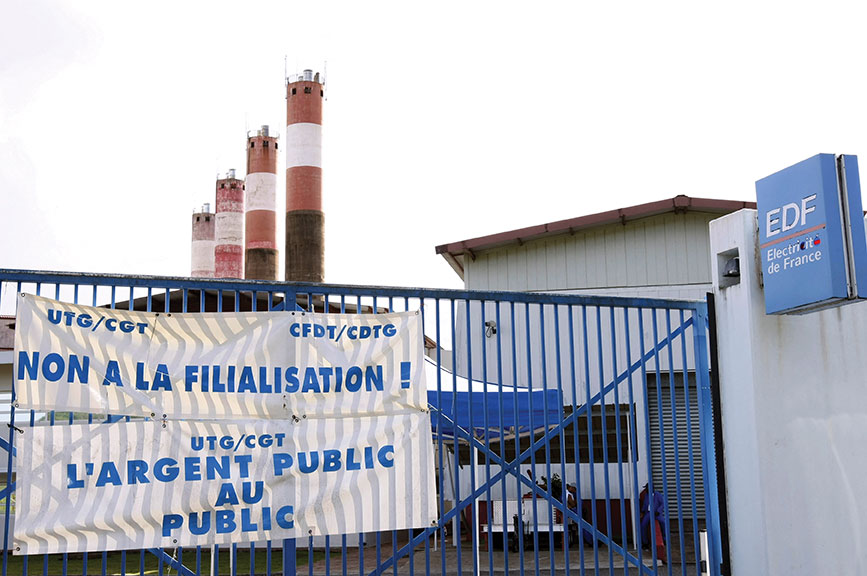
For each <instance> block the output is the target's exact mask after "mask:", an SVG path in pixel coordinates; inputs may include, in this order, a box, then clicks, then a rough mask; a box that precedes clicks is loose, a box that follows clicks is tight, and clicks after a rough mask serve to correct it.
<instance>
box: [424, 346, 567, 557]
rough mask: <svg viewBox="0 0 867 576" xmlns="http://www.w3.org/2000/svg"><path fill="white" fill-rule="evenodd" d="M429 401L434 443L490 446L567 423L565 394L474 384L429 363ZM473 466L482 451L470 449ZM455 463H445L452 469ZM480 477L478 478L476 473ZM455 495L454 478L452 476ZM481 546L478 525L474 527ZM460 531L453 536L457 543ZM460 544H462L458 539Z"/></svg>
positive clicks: (426, 365)
mask: <svg viewBox="0 0 867 576" xmlns="http://www.w3.org/2000/svg"><path fill="white" fill-rule="evenodd" d="M425 378H426V380H427V389H428V392H427V397H428V404H429V406H430V409H431V415H430V416H431V428H432V430H433V435H434V438H435V439H437V438H441V439H442V440H443V441H445V442H449V443H451V444H453V445H456V444H458V443H469V438H468V436H470V435H472V437H473V438H477V439H479V440H483V439H485V438H487V439H488V440H489V441H499V440H500V438H501V436H500V435H501V434H502V438H504V439H511V438H515V437H516V436H522V435H534V434H535V433H536V432H537V431H541V430H545V429H547V428H550V427H553V426H556V425H558V424H559V423H560V422H561V421H562V418H563V399H562V396H561V394H560V392H559V391H558V390H556V389H554V390H544V389H530V388H521V387H516V386H508V385H504V386H500V385H498V384H490V383H488V384H485V383H483V382H479V381H476V380H473V381H472V382H471V381H470V380H468V379H466V378H463V377H461V376H458V375H457V374H455V373H453V372H450V371H449V370H446V369H445V368H442V367H438V366H437V365H436V364H435V363H434V362H433V361H432V360H430V359H429V358H425ZM471 453H472V458H473V467H477V466H478V450H471ZM451 460H452V459H451V458H448V459H446V460H445V462H446V463H448V464H449V465H451ZM477 475H478V474H477ZM449 479H450V480H451V482H452V486H451V488H452V494H454V485H453V483H454V481H455V478H454V477H453V475H452V474H449ZM478 505H479V504H478V500H477V499H473V502H472V510H473V517H477V515H478ZM454 521H455V522H457V518H455V520H454ZM472 530H473V533H474V534H475V538H476V542H478V541H479V540H478V523H477V522H472ZM457 533H458V532H457V529H455V531H454V535H455V539H456V538H457ZM455 544H457V540H455Z"/></svg>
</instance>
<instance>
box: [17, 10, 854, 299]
mask: <svg viewBox="0 0 867 576" xmlns="http://www.w3.org/2000/svg"><path fill="white" fill-rule="evenodd" d="M697 4H698V3H693V2H682V3H681V2H678V3H658V2H654V3H603V2H594V3H584V4H581V5H578V4H574V3H565V2H564V3H547V2H542V3H536V2H534V3H520V4H517V3H508V2H490V3H485V2H459V3H451V2H436V3H426V4H421V3H407V2H400V3H379V2H377V3H373V2H346V3H341V2H327V3H325V2H315V1H313V0H308V1H307V2H305V3H301V2H274V3H268V2H255V3H253V2H251V3H240V2H233V3H219V2H201V3H194V2H161V1H156V2H148V3H139V4H137V5H136V7H133V6H134V5H133V4H131V3H128V2H108V1H107V2H91V1H81V2H63V1H48V0H4V2H3V4H2V7H0V214H2V225H0V267H7V268H28V269H42V270H75V271H99V272H119V273H140V274H160V275H188V274H189V272H190V214H191V213H192V211H193V209H194V208H196V207H199V206H201V204H203V203H205V202H211V203H213V198H214V179H215V176H216V174H217V173H218V172H220V173H224V172H225V171H226V170H227V169H229V168H236V169H238V173H239V174H241V175H242V174H243V173H244V171H245V156H244V145H245V129H246V128H250V129H254V128H255V127H257V126H259V125H260V124H266V123H267V124H270V125H271V126H273V127H280V128H279V129H280V133H281V134H283V132H284V129H285V122H286V118H285V100H284V93H283V71H284V56H285V57H286V58H287V60H288V67H289V72H290V73H292V72H295V71H300V70H301V69H303V68H313V69H315V70H321V69H322V65H323V62H326V61H327V73H328V75H327V82H328V85H327V96H328V100H327V102H326V103H325V111H324V122H323V124H324V129H323V139H324V144H323V145H324V151H323V170H324V186H323V194H324V208H325V212H326V238H327V247H326V280H327V281H328V282H332V283H351V284H379V285H401V286H433V287H459V286H461V283H460V281H459V279H458V277H457V276H456V275H455V274H454V272H452V270H451V268H449V267H448V265H447V264H446V263H445V261H443V260H442V258H440V257H438V256H436V255H435V253H434V246H436V245H439V244H444V243H447V242H451V241H456V240H462V239H465V238H470V237H475V236H480V235H484V234H490V233H494V232H499V231H503V230H510V229H513V228H518V227H523V226H529V225H533V224H539V223H542V222H548V221H552V220H559V219H563V218H569V217H574V216H579V215H582V214H588V213H593V212H597V211H600V210H606V209H610V208H616V207H620V206H627V205H632V204H637V203H642V202H648V201H652V200H657V199H661V198H668V197H671V196H674V195H676V194H688V195H691V196H702V197H711V198H728V199H737V200H754V199H755V188H754V182H755V180H757V179H759V178H762V177H764V176H766V175H768V174H770V173H772V172H775V171H776V170H778V169H781V168H783V167H785V166H788V165H790V164H793V163H795V162H797V161H800V160H802V159H804V158H807V157H809V156H812V155H813V154H816V153H819V152H832V153H834V152H835V153H849V154H858V155H862V156H863V155H867V90H865V87H867V82H865V79H867V34H865V33H864V29H865V25H867V21H865V8H862V7H861V6H860V5H859V4H856V3H852V4H849V5H832V4H830V3H827V2H821V3H820V2H812V3H809V4H805V5H796V4H793V3H780V4H776V5H771V4H761V5H758V3H755V2H750V3H747V4H744V5H736V4H728V3H727V4H725V5H723V6H724V7H722V8H720V9H713V8H710V7H703V6H698V5H697ZM283 170H284V168H283V166H282V162H281V166H280V168H279V174H281V176H280V177H279V178H278V182H279V183H280V184H279V188H278V222H279V223H280V235H281V238H282V223H283V214H284V210H285V190H284V182H283V177H282V174H283ZM281 242H282V239H278V244H279V243H281ZM281 260H282V254H281ZM281 274H282V272H281Z"/></svg>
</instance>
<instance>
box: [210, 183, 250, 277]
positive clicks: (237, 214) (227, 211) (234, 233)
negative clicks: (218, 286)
mask: <svg viewBox="0 0 867 576" xmlns="http://www.w3.org/2000/svg"><path fill="white" fill-rule="evenodd" d="M214 237H215V241H216V246H215V247H214V277H216V278H243V277H244V182H243V180H239V179H238V178H235V171H234V170H229V172H228V174H226V177H225V178H220V179H218V180H217V222H216V226H215V227H214Z"/></svg>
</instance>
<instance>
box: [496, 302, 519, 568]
mask: <svg viewBox="0 0 867 576" xmlns="http://www.w3.org/2000/svg"><path fill="white" fill-rule="evenodd" d="M501 304H502V302H500V301H498V300H497V301H494V316H495V318H496V319H495V322H496V323H497V328H498V329H497V333H496V334H495V336H496V337H497V385H498V390H497V405H498V406H497V409H498V411H499V416H500V424H501V426H500V430H499V433H500V456H501V458H502V460H503V462H508V461H509V460H508V458H507V457H506V434H505V432H506V431H505V430H504V427H503V426H502V423H503V422H504V421H505V419H504V414H505V410H504V406H503V339H502V334H503V324H502V322H501V320H500V305H501ZM501 468H502V466H501ZM506 491H507V485H506V476H505V475H503V477H502V478H501V480H500V494H501V497H502V502H503V573H504V574H509V551H510V548H511V546H510V545H509V522H512V519H511V518H509V516H508V514H509V505H508V500H507V498H506V496H507V494H506ZM512 525H513V526H514V522H512ZM515 538H516V539H517V538H518V534H517V532H516V533H515ZM492 571H493V570H492Z"/></svg>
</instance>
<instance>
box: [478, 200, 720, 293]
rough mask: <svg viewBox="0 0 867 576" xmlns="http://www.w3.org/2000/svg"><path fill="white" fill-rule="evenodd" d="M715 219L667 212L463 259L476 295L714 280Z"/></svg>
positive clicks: (681, 283)
mask: <svg viewBox="0 0 867 576" xmlns="http://www.w3.org/2000/svg"><path fill="white" fill-rule="evenodd" d="M714 217H716V215H714V214H707V213H701V212H686V213H683V214H674V213H670V214H661V215H658V216H651V217H648V218H643V219H640V220H634V221H630V222H627V223H626V224H609V225H607V226H601V227H599V228H593V229H590V230H585V231H580V232H576V233H575V234H573V235H569V234H563V235H560V236H554V237H551V238H542V239H539V240H531V241H528V242H526V243H524V244H523V245H509V246H504V247H502V248H497V249H493V250H487V251H484V252H480V253H478V254H476V257H475V259H472V258H470V257H469V256H465V258H464V284H465V286H466V288H467V289H470V290H511V291H519V292H525V291H550V290H563V289H570V290H581V289H586V288H612V287H637V286H668V285H689V284H701V283H708V282H709V281H710V249H709V244H708V235H707V226H708V222H710V221H711V220H712V219H713V218H714Z"/></svg>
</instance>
